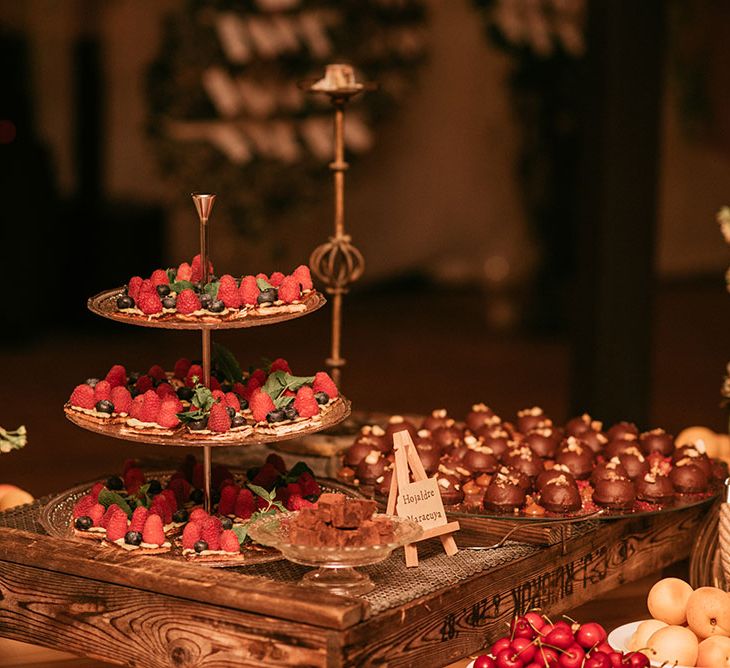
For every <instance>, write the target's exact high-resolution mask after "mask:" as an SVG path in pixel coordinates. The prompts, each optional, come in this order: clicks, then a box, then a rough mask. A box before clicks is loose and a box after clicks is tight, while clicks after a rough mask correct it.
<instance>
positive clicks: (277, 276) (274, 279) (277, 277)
mask: <svg viewBox="0 0 730 668" xmlns="http://www.w3.org/2000/svg"><path fill="white" fill-rule="evenodd" d="M283 280H284V274H282V273H281V272H280V271H275V272H274V273H273V274H271V276H269V283H270V284H271V285H273V286H274V287H275V288H278V287H279V286H280V285H281V282H282V281H283Z"/></svg>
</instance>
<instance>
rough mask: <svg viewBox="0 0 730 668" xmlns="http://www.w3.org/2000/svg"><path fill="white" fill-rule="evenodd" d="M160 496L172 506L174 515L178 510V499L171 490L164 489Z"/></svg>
mask: <svg viewBox="0 0 730 668" xmlns="http://www.w3.org/2000/svg"><path fill="white" fill-rule="evenodd" d="M158 496H163V497H165V501H167V505H168V506H170V510H171V511H172V512H173V513H174V512H175V511H176V510H177V497H176V496H175V492H173V491H172V490H171V489H163V490H162V491H161V492H160V493H159V495H158Z"/></svg>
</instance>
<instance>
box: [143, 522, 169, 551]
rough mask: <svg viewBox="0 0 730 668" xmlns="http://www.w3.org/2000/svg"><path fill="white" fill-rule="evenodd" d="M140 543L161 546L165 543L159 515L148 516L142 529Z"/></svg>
mask: <svg viewBox="0 0 730 668" xmlns="http://www.w3.org/2000/svg"><path fill="white" fill-rule="evenodd" d="M142 542H144V543H148V544H150V545H162V543H164V542H165V531H164V529H163V528H162V519H161V518H160V516H159V515H150V516H149V517H148V518H147V521H146V522H145V523H144V528H143V529H142Z"/></svg>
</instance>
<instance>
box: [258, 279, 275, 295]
mask: <svg viewBox="0 0 730 668" xmlns="http://www.w3.org/2000/svg"><path fill="white" fill-rule="evenodd" d="M256 285H258V288H259V290H261V291H262V292H263V291H264V290H273V289H274V286H273V285H271V283H269V282H268V281H267V280H266V279H265V278H257V279H256Z"/></svg>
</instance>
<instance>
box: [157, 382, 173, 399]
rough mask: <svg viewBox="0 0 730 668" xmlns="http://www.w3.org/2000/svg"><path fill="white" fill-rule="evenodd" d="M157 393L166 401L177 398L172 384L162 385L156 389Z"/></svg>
mask: <svg viewBox="0 0 730 668" xmlns="http://www.w3.org/2000/svg"><path fill="white" fill-rule="evenodd" d="M155 392H156V393H157V396H158V397H160V399H166V398H167V397H175V398H177V393H176V392H175V390H173V389H172V385H170V383H160V384H159V385H158V386H157V387H156V388H155Z"/></svg>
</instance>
